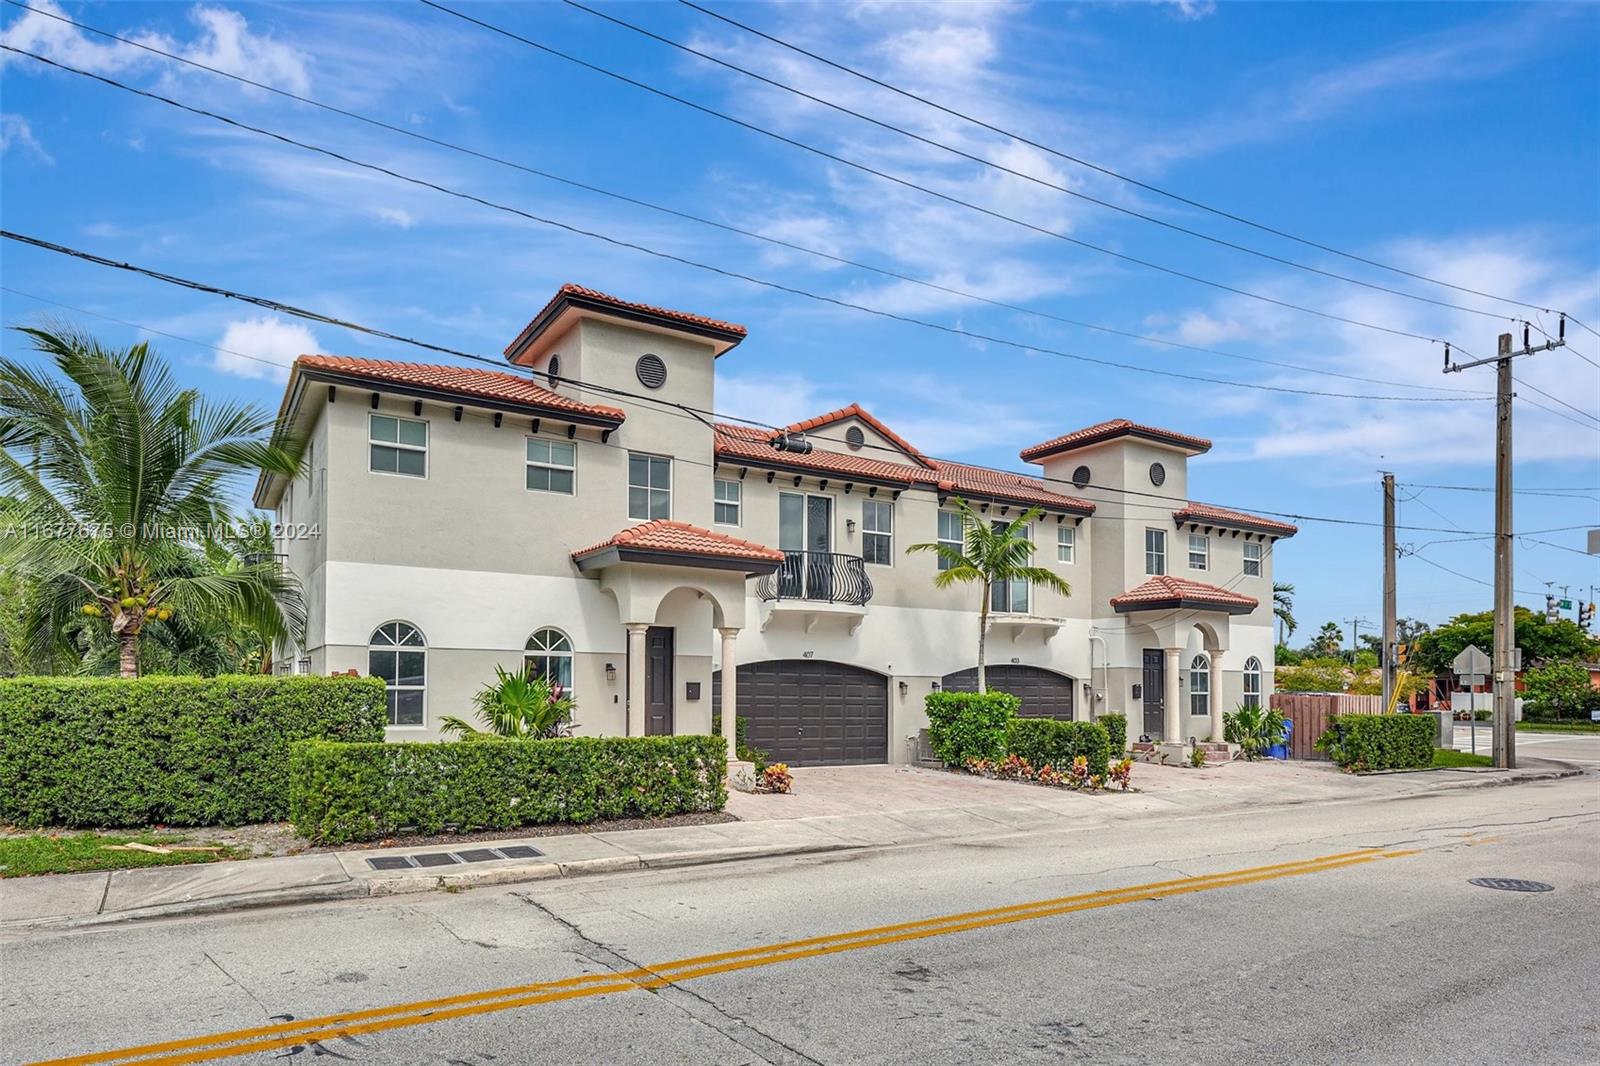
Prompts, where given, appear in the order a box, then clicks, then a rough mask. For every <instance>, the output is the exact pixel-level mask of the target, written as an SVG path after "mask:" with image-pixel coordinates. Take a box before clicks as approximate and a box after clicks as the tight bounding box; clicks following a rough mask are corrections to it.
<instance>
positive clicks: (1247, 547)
mask: <svg viewBox="0 0 1600 1066" xmlns="http://www.w3.org/2000/svg"><path fill="white" fill-rule="evenodd" d="M1244 572H1245V574H1246V575H1247V576H1249V577H1260V576H1261V542H1260V541H1259V540H1247V541H1245V542H1244Z"/></svg>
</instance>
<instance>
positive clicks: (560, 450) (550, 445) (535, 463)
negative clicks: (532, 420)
mask: <svg viewBox="0 0 1600 1066" xmlns="http://www.w3.org/2000/svg"><path fill="white" fill-rule="evenodd" d="M577 466H578V448H577V445H575V444H572V443H571V442H569V441H564V440H540V439H539V438H538V437H529V438H528V488H530V489H532V490H533V491H535V492H564V493H566V494H567V495H568V496H571V495H572V482H573V478H574V477H575V476H576V474H577Z"/></svg>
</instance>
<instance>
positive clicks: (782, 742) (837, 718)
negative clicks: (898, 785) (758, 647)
mask: <svg viewBox="0 0 1600 1066" xmlns="http://www.w3.org/2000/svg"><path fill="white" fill-rule="evenodd" d="M712 693H713V695H712V698H713V699H714V700H715V701H716V704H715V705H716V706H717V707H721V706H722V673H721V671H718V672H717V673H716V674H715V675H714V677H713V679H712ZM739 715H740V717H742V718H744V719H745V723H746V724H745V740H746V741H747V742H748V743H749V744H750V746H751V747H754V748H758V749H760V750H761V751H764V752H766V753H767V757H768V758H770V759H771V760H772V761H773V762H786V763H790V764H791V765H794V766H848V765H854V764H857V763H880V762H888V761H889V680H888V678H886V677H884V676H883V675H882V674H875V673H872V672H871V671H870V670H862V669H859V668H857V667H854V666H846V665H844V664H843V663H830V662H818V661H817V660H815V659H776V660H773V661H770V662H764V663H741V664H740V665H739Z"/></svg>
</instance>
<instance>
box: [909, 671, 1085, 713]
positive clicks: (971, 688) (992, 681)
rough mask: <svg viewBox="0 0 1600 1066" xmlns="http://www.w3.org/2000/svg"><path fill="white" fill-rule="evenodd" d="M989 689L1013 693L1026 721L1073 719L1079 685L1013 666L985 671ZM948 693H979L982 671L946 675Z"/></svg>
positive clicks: (1053, 674) (1059, 676)
mask: <svg viewBox="0 0 1600 1066" xmlns="http://www.w3.org/2000/svg"><path fill="white" fill-rule="evenodd" d="M984 672H985V673H986V674H987V675H988V678H987V680H988V682H989V688H990V689H991V690H994V689H998V690H1000V691H1001V692H1009V693H1011V694H1012V695H1013V696H1016V697H1017V698H1018V699H1020V700H1022V707H1021V709H1020V710H1019V711H1018V712H1017V713H1018V714H1020V715H1022V717H1024V718H1063V719H1067V718H1071V717H1072V700H1073V694H1074V690H1075V689H1076V688H1077V687H1078V683H1077V682H1076V681H1074V680H1073V679H1072V678H1070V677H1068V676H1067V675H1066V674H1058V673H1056V672H1055V671H1053V670H1041V669H1040V668H1039V667H1037V666H1013V665H1011V664H1009V663H1006V664H1002V665H998V666H990V667H986V668H985V669H984ZM940 684H942V685H943V686H944V689H945V691H946V692H976V691H978V668H977V667H976V666H974V667H973V668H972V669H971V670H960V671H957V672H956V673H953V674H946V675H944V678H943V679H942V680H941V681H940Z"/></svg>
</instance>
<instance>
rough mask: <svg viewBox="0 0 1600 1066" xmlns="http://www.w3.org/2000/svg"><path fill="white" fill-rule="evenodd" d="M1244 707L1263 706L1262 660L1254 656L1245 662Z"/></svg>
mask: <svg viewBox="0 0 1600 1066" xmlns="http://www.w3.org/2000/svg"><path fill="white" fill-rule="evenodd" d="M1244 705H1245V706H1246V707H1259V706H1261V660H1260V659H1257V658H1256V657H1255V656H1254V655H1252V656H1250V658H1248V659H1246V660H1245V661H1244Z"/></svg>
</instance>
